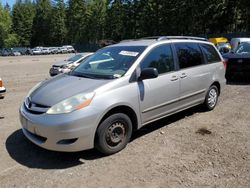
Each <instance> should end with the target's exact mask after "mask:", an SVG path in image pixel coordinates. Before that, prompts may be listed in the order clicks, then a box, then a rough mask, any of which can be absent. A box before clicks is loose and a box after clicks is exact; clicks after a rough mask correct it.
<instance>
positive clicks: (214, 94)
mask: <svg viewBox="0 0 250 188" xmlns="http://www.w3.org/2000/svg"><path fill="white" fill-rule="evenodd" d="M218 97H219V92H218V88H217V87H216V86H215V85H212V86H211V87H210V88H209V90H208V92H207V95H206V99H205V101H204V104H203V105H204V107H205V109H206V110H209V111H210V110H213V109H214V108H215V106H216V104H217V101H218Z"/></svg>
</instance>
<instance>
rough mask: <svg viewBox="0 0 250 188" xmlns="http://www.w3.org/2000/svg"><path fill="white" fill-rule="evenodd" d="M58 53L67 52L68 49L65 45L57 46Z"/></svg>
mask: <svg viewBox="0 0 250 188" xmlns="http://www.w3.org/2000/svg"><path fill="white" fill-rule="evenodd" d="M58 51H59V53H61V54H66V53H68V49H67V48H66V47H59V48H58Z"/></svg>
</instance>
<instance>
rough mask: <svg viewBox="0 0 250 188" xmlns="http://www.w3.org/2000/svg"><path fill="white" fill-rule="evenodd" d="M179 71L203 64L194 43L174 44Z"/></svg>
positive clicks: (199, 52) (199, 51)
mask: <svg viewBox="0 0 250 188" xmlns="http://www.w3.org/2000/svg"><path fill="white" fill-rule="evenodd" d="M175 48H176V52H177V56H178V60H179V66H180V69H184V68H189V67H194V66H198V65H202V64H203V57H202V53H201V49H200V47H199V46H198V45H197V44H195V43H176V44H175Z"/></svg>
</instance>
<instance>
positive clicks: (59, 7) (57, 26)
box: [50, 0, 67, 46]
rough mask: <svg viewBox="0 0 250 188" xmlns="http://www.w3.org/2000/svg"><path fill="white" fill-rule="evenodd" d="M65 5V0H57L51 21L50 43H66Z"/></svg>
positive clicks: (58, 44)
mask: <svg viewBox="0 0 250 188" xmlns="http://www.w3.org/2000/svg"><path fill="white" fill-rule="evenodd" d="M65 19H66V15H65V5H64V1H63V0H56V1H55V5H54V7H53V9H52V14H51V22H50V43H51V45H57V46H60V45H62V44H64V42H65V40H66V39H65V38H66V33H67V30H66V25H65Z"/></svg>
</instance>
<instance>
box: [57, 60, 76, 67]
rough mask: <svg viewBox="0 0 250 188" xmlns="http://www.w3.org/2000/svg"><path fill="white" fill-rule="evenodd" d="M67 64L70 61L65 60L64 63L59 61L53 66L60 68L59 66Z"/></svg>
mask: <svg viewBox="0 0 250 188" xmlns="http://www.w3.org/2000/svg"><path fill="white" fill-rule="evenodd" d="M69 63H72V61H67V60H65V61H60V62H57V63H55V64H54V66H58V67H60V66H62V65H67V64H69Z"/></svg>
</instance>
